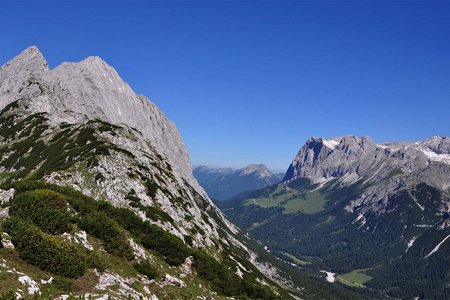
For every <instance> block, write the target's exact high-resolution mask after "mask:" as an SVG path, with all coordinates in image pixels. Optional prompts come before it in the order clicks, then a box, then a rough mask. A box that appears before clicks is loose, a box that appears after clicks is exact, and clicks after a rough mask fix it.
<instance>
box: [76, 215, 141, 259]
mask: <svg viewBox="0 0 450 300" xmlns="http://www.w3.org/2000/svg"><path fill="white" fill-rule="evenodd" d="M78 224H79V226H80V227H81V228H83V229H84V230H86V232H88V233H89V234H92V235H93V236H95V237H97V238H99V239H101V240H102V241H103V243H104V247H105V250H106V251H107V252H109V253H111V254H113V255H117V256H119V257H123V258H126V259H128V260H131V259H133V257H134V255H133V250H132V249H131V247H130V244H129V243H128V239H127V237H126V235H125V234H124V233H123V232H122V230H121V228H120V227H119V225H118V224H117V223H116V222H115V221H114V220H112V219H111V218H110V217H109V216H108V215H107V214H105V213H104V212H98V211H93V212H91V213H89V214H85V215H83V216H81V218H80V219H79V221H78Z"/></svg>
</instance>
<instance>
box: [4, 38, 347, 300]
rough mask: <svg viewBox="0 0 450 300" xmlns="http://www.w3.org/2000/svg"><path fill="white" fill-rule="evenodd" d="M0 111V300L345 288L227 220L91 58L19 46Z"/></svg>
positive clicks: (340, 292) (278, 295) (170, 129)
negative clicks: (57, 61)
mask: <svg viewBox="0 0 450 300" xmlns="http://www.w3.org/2000/svg"><path fill="white" fill-rule="evenodd" d="M0 110H1V111H0V124H1V127H0V234H1V243H0V278H1V282H2V284H0V298H1V299H13V298H16V297H17V298H20V297H22V298H30V297H36V298H39V297H37V295H38V294H39V295H41V296H42V298H44V299H47V298H57V299H66V298H68V297H69V298H70V297H72V296H74V297H75V296H83V297H89V298H94V299H105V298H108V297H112V298H114V299H130V298H132V299H152V300H155V299H197V298H199V299H230V298H233V297H234V298H239V299H241V298H245V299H247V298H249V299H292V298H293V297H301V298H310V299H324V298H327V299H341V298H347V299H351V298H352V297H354V292H352V291H349V290H347V289H343V288H340V287H329V286H327V285H326V284H324V283H323V282H321V281H318V278H317V276H315V275H311V274H310V273H308V272H301V273H298V272H297V270H296V269H295V268H294V267H293V266H291V265H289V264H287V263H286V262H285V261H281V260H277V259H276V258H275V257H274V256H272V255H271V254H270V253H269V252H268V251H266V250H264V248H263V247H262V246H261V245H260V244H258V243H257V242H256V241H255V240H253V239H252V238H250V237H249V236H248V234H247V233H246V232H245V231H243V230H241V229H239V228H238V227H236V226H235V225H234V224H232V223H231V222H230V221H229V220H228V219H227V218H226V217H225V216H224V214H223V213H222V212H221V211H220V210H219V209H218V208H217V207H216V206H215V205H214V204H213V203H212V201H211V200H210V198H209V197H208V195H207V194H206V192H205V191H204V190H203V188H201V187H200V185H199V184H198V183H197V180H196V179H195V178H194V176H193V175H192V169H191V163H190V159H189V156H188V153H187V151H186V148H185V147H184V144H183V141H182V139H181V137H180V135H179V133H178V130H177V128H176V126H175V125H174V124H173V123H172V122H171V121H170V120H168V118H167V117H166V116H165V115H164V114H163V113H162V112H161V111H160V110H159V109H158V108H157V107H156V105H155V104H153V103H152V102H150V101H149V100H148V99H147V98H146V97H145V96H142V95H136V94H135V93H134V92H133V90H132V89H131V88H130V87H129V86H128V85H127V84H126V83H125V82H124V81H123V80H122V79H121V78H120V77H119V75H118V74H117V72H116V71H115V70H114V69H113V68H112V67H111V66H109V65H108V64H106V63H105V62H104V61H103V60H102V59H100V58H98V57H89V58H87V59H85V60H83V61H81V62H77V63H63V64H61V65H60V66H58V67H56V68H54V69H49V67H48V64H47V62H46V60H45V59H44V57H43V55H42V54H41V53H40V51H39V50H38V49H37V48H36V47H30V48H28V49H26V50H25V51H23V52H22V53H21V54H20V55H18V56H17V57H15V58H14V59H12V60H11V61H9V62H8V63H6V64H5V65H3V66H2V67H1V69H0ZM3 283H5V284H3Z"/></svg>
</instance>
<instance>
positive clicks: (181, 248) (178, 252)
mask: <svg viewBox="0 0 450 300" xmlns="http://www.w3.org/2000/svg"><path fill="white" fill-rule="evenodd" d="M147 226H148V229H149V231H148V233H147V234H146V235H145V236H144V237H143V238H142V241H141V242H142V245H143V246H144V247H146V248H148V249H153V250H155V251H157V252H159V253H160V254H162V255H163V256H164V257H165V260H166V262H167V263H168V264H170V265H172V266H176V265H179V264H181V263H183V262H184V260H185V259H186V257H188V256H189V255H190V249H189V248H188V247H187V246H186V245H185V244H184V243H183V241H182V240H181V239H180V238H178V237H176V236H175V235H173V234H171V233H169V232H166V231H165V230H163V229H162V228H160V227H158V226H156V225H152V224H147Z"/></svg>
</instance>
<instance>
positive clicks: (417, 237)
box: [219, 136, 450, 299]
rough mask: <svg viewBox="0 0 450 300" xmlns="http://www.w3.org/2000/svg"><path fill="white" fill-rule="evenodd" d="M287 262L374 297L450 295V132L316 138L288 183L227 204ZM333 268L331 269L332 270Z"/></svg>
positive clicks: (290, 172) (297, 161)
mask: <svg viewBox="0 0 450 300" xmlns="http://www.w3.org/2000/svg"><path fill="white" fill-rule="evenodd" d="M219 206H221V208H222V210H223V211H224V212H225V213H226V214H227V215H228V216H229V217H230V218H231V219H232V220H233V221H235V222H236V223H238V224H239V225H241V226H242V227H244V228H246V229H247V230H249V232H250V233H251V235H252V236H253V237H255V238H257V239H258V240H260V241H261V242H262V243H263V244H265V245H267V247H268V249H270V250H271V251H272V253H275V254H276V255H278V256H279V257H281V258H283V259H288V260H290V261H291V262H292V263H294V264H297V265H299V266H300V267H301V268H304V269H310V270H312V271H313V270H315V271H316V272H319V270H326V271H327V272H328V273H325V272H324V273H323V274H324V275H323V276H324V279H325V277H326V279H327V280H328V281H330V282H336V281H337V282H339V284H345V285H349V286H352V287H367V289H360V291H361V292H364V293H367V292H369V291H372V292H373V293H378V294H373V295H372V296H374V295H376V296H374V297H375V298H378V297H381V296H390V297H395V298H404V299H412V298H415V297H417V298H419V299H446V298H447V297H448V295H449V293H450V288H449V286H448V278H449V277H448V274H449V270H450V241H448V239H449V238H450V138H448V137H441V136H434V137H431V138H429V139H426V140H424V141H421V142H415V143H411V142H398V143H383V144H376V143H374V142H373V140H372V139H370V138H369V137H357V136H344V137H335V138H332V139H324V138H311V139H309V140H308V141H307V142H306V143H305V145H304V146H303V147H302V148H301V149H300V151H299V152H298V154H297V155H296V156H295V158H294V159H293V161H292V163H291V164H290V166H289V168H288V170H287V172H286V174H285V176H284V178H283V181H282V183H279V184H277V185H274V186H271V187H268V188H264V189H261V190H258V191H254V192H252V193H249V194H246V195H243V196H241V197H237V198H236V199H234V200H232V201H230V202H226V203H220V204H219ZM325 274H327V275H325Z"/></svg>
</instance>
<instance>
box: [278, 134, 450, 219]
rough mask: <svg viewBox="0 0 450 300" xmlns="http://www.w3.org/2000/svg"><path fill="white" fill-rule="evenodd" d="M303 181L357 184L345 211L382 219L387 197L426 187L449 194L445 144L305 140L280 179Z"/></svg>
mask: <svg viewBox="0 0 450 300" xmlns="http://www.w3.org/2000/svg"><path fill="white" fill-rule="evenodd" d="M302 177H303V178H308V179H309V180H310V181H311V182H312V183H323V182H326V181H329V180H332V179H334V180H336V181H337V184H338V185H340V186H348V185H350V184H354V183H357V182H359V183H360V184H363V185H364V192H363V193H362V194H361V195H360V197H359V198H358V199H355V200H354V201H352V202H351V203H350V204H349V205H348V206H347V207H346V209H347V210H348V211H352V212H353V211H354V210H355V208H358V209H359V210H360V212H362V213H364V212H367V211H372V212H377V213H382V212H383V211H384V209H385V207H386V205H387V203H388V200H389V198H390V197H392V196H393V195H394V194H396V193H398V192H399V191H402V190H407V189H413V188H414V187H415V186H416V185H417V184H419V183H426V184H428V185H430V186H433V187H435V188H438V189H441V190H444V191H447V190H448V189H449V188H450V139H449V138H446V137H439V136H435V137H432V138H430V139H426V140H424V141H421V142H415V143H411V142H395V143H383V144H380V145H376V144H375V143H374V142H373V141H372V140H371V139H370V138H369V137H357V136H344V137H334V138H332V139H323V138H310V139H309V140H308V141H307V142H306V144H305V145H304V146H303V147H302V148H301V149H300V151H299V152H298V154H297V156H296V157H295V158H294V160H293V162H292V164H291V165H290V166H289V169H288V171H287V173H286V175H285V177H284V179H283V181H284V182H289V181H292V180H295V179H298V178H302Z"/></svg>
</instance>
